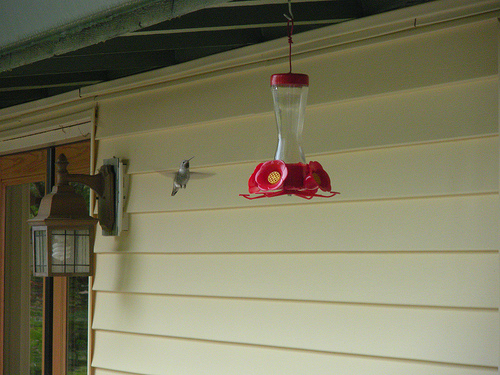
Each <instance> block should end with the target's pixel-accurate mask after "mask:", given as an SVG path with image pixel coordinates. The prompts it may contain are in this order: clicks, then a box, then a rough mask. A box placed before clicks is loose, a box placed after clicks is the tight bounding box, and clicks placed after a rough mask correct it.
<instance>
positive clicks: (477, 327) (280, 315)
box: [93, 293, 499, 366]
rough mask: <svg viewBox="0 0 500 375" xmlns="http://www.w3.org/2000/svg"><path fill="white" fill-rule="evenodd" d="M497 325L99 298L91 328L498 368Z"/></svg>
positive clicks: (390, 310) (443, 312) (265, 304)
mask: <svg viewBox="0 0 500 375" xmlns="http://www.w3.org/2000/svg"><path fill="white" fill-rule="evenodd" d="M498 321H499V315H498V312H497V311H470V310H447V309H418V308H401V307H384V306H362V305H357V306H356V305H355V306H353V305H342V304H325V303H300V302H286V301H255V300H230V299H215V298H189V297H161V296H144V295H123V294H108V293H98V296H97V308H96V313H95V319H94V325H93V328H94V329H97V330H102V329H104V330H113V331H120V330H123V331H127V332H132V333H141V334H151V335H160V336H170V337H181V338H190V339H203V340H208V341H222V342H234V343H244V344H253V345H265V346H273V347H286V348H294V349H307V350H316V351H325V352H332V353H349V354H362V355H371V356H379V357H391V358H406V359H414V360H427V361H434V362H446V363H459V364H469V365H480V366H497V365H498V358H497V357H498V356H497V352H498V346H499V338H498ZM464 338H466V340H464Z"/></svg>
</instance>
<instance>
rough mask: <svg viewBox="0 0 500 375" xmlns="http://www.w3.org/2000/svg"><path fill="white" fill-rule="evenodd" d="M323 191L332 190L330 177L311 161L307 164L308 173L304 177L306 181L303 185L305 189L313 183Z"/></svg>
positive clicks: (315, 162) (317, 164) (318, 164)
mask: <svg viewBox="0 0 500 375" xmlns="http://www.w3.org/2000/svg"><path fill="white" fill-rule="evenodd" d="M312 180H314V182H315V183H316V185H317V186H318V187H319V188H320V189H321V190H323V191H328V192H330V191H331V190H332V185H331V182H330V176H328V173H326V172H325V170H324V169H323V167H322V166H321V164H320V163H318V162H317V161H312V162H310V163H309V173H308V175H307V176H306V181H305V183H304V185H305V186H306V187H308V186H312V185H313V182H312Z"/></svg>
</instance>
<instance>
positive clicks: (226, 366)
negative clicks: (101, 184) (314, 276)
mask: <svg viewBox="0 0 500 375" xmlns="http://www.w3.org/2000/svg"><path fill="white" fill-rule="evenodd" d="M92 364H93V366H95V367H100V368H108V369H115V370H122V371H130V372H133V373H134V374H148V375H151V374H159V375H160V374H161V375H163V374H178V375H180V374H184V375H188V374H189V375H192V374H197V375H203V374H206V375H213V374H217V375H234V374H259V375H280V374H283V375H285V374H286V375H304V374H317V375H321V374H324V375H331V374H332V373H339V374H343V375H359V374H367V373H369V374H371V375H401V374H412V375H433V374H436V375H438V374H439V375H493V374H496V373H497V370H496V369H493V368H475V367H469V366H457V365H448V364H435V363H422V362H414V361H398V360H389V359H383V358H369V357H368V358H367V357H363V356H348V355H336V354H329V353H319V352H308V351H301V350H286V349H276V348H266V347H259V346H249V345H231V344H225V343H213V342H205V341H199V340H181V339H174V338H163V337H156V336H140V335H129V334H121V333H113V332H101V331H97V332H96V346H95V355H94V359H93V363H92ZM106 375H107V374H106Z"/></svg>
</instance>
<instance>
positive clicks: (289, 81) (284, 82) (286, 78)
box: [271, 73, 309, 86]
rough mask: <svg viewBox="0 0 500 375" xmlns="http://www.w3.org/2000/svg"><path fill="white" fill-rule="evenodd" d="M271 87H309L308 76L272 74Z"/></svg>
mask: <svg viewBox="0 0 500 375" xmlns="http://www.w3.org/2000/svg"><path fill="white" fill-rule="evenodd" d="M271 86H309V76H308V75H307V74H298V73H282V74H273V75H272V76H271Z"/></svg>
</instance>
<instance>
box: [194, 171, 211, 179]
mask: <svg viewBox="0 0 500 375" xmlns="http://www.w3.org/2000/svg"><path fill="white" fill-rule="evenodd" d="M189 175H190V176H191V178H192V179H193V180H199V179H202V178H208V177H212V176H215V173H207V172H192V171H189Z"/></svg>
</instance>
